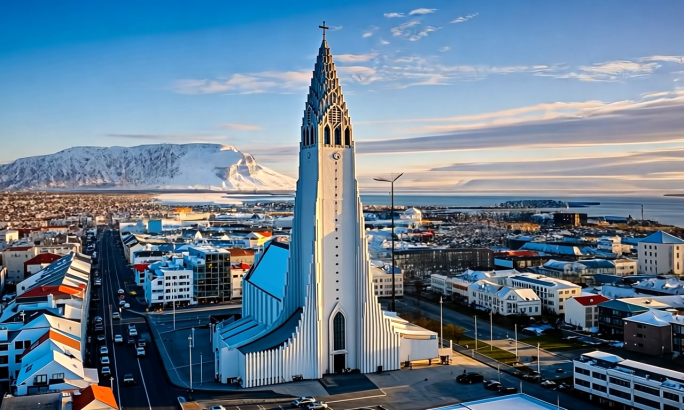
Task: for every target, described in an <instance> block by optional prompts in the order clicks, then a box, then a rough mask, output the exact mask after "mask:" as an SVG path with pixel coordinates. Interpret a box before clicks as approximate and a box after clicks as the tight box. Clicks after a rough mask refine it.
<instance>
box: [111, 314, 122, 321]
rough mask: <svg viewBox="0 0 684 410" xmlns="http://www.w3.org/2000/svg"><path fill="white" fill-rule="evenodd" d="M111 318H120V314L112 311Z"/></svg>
mask: <svg viewBox="0 0 684 410" xmlns="http://www.w3.org/2000/svg"><path fill="white" fill-rule="evenodd" d="M112 319H115V320H116V319H121V314H119V312H114V313H112Z"/></svg>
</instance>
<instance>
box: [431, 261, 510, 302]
mask: <svg viewBox="0 0 684 410" xmlns="http://www.w3.org/2000/svg"><path fill="white" fill-rule="evenodd" d="M519 273H520V272H518V271H517V270H515V269H502V270H492V271H475V270H470V269H468V270H466V271H465V272H463V273H461V274H459V275H454V276H445V275H430V286H431V290H432V291H433V292H436V293H440V294H442V295H444V296H447V297H450V298H452V299H453V300H460V301H463V302H467V301H468V298H469V293H468V286H470V285H471V284H472V283H475V282H477V281H479V280H487V281H489V282H494V283H497V284H499V285H505V284H506V278H507V277H509V276H512V275H517V274H519Z"/></svg>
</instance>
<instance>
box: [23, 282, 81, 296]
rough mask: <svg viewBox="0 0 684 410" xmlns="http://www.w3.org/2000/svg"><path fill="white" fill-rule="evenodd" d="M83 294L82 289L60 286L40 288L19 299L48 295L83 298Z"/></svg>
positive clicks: (24, 294)
mask: <svg viewBox="0 0 684 410" xmlns="http://www.w3.org/2000/svg"><path fill="white" fill-rule="evenodd" d="M82 292H83V291H81V290H80V289H76V288H72V287H71V286H65V285H59V286H39V287H37V288H34V289H31V290H29V291H28V292H26V293H23V294H21V295H19V296H18V297H17V299H21V298H33V297H37V296H47V295H53V296H57V295H76V296H81V295H82Z"/></svg>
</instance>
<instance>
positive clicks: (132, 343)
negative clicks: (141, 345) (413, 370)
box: [128, 337, 135, 345]
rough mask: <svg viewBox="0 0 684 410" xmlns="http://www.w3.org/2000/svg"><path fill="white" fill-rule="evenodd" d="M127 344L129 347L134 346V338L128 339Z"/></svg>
mask: <svg viewBox="0 0 684 410" xmlns="http://www.w3.org/2000/svg"><path fill="white" fill-rule="evenodd" d="M128 344H129V345H134V344H135V338H134V337H129V338H128Z"/></svg>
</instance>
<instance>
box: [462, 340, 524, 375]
mask: <svg viewBox="0 0 684 410" xmlns="http://www.w3.org/2000/svg"><path fill="white" fill-rule="evenodd" d="M453 347H454V351H455V352H458V353H460V354H462V355H464V356H470V357H472V358H473V359H475V360H477V361H478V362H481V363H484V364H486V365H487V366H489V367H492V368H497V369H499V370H500V371H502V372H505V373H508V374H510V375H517V374H518V373H520V370H518V369H516V368H515V367H513V366H510V365H507V364H505V363H502V362H500V361H498V360H495V359H492V358H491V357H489V356H485V355H483V354H482V353H479V352H476V351H475V350H473V349H466V348H465V347H463V346H460V345H457V344H455V345H454V346H453Z"/></svg>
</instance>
